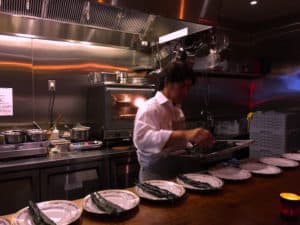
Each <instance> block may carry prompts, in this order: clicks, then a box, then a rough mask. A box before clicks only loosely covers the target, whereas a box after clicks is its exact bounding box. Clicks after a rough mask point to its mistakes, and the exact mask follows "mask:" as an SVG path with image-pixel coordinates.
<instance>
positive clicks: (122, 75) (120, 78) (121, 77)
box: [116, 72, 128, 84]
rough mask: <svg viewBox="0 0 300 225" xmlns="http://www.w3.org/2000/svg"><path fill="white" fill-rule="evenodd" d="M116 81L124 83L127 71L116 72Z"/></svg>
mask: <svg viewBox="0 0 300 225" xmlns="http://www.w3.org/2000/svg"><path fill="white" fill-rule="evenodd" d="M116 74H117V81H118V83H120V84H126V83H127V78H128V73H127V72H117V73H116Z"/></svg>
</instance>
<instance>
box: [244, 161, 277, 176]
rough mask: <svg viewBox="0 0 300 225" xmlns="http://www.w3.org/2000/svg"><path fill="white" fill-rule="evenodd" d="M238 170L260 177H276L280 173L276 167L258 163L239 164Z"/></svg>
mask: <svg viewBox="0 0 300 225" xmlns="http://www.w3.org/2000/svg"><path fill="white" fill-rule="evenodd" d="M240 168H241V169H244V170H248V171H249V172H251V173H254V174H260V175H276V174H280V173H281V172H282V171H281V169H280V168H278V167H277V166H271V165H267V164H263V163H260V162H251V161H246V162H242V163H241V164H240Z"/></svg>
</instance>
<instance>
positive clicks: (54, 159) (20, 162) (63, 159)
mask: <svg viewBox="0 0 300 225" xmlns="http://www.w3.org/2000/svg"><path fill="white" fill-rule="evenodd" d="M135 151H136V150H135V149H134V148H132V149H129V150H126V151H125V150H122V151H118V150H112V149H110V148H106V149H101V150H93V151H83V152H64V153H57V154H48V155H47V156H44V157H31V158H23V159H13V160H9V161H0V173H3V172H11V171H20V170H24V169H26V170H28V169H35V168H46V167H53V166H60V165H66V164H73V163H84V162H89V161H97V160H100V159H110V158H111V157H117V156H121V157H123V156H124V157H125V156H134V155H135Z"/></svg>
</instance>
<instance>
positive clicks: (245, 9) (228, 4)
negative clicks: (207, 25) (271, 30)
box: [220, 0, 300, 28]
mask: <svg viewBox="0 0 300 225" xmlns="http://www.w3.org/2000/svg"><path fill="white" fill-rule="evenodd" d="M299 15H300V4H299V1H295V0H260V1H258V4H257V5H254V6H251V5H250V4H249V0H222V3H221V10H220V16H221V20H222V19H223V20H224V22H226V21H227V22H229V21H230V22H231V23H232V24H236V25H249V26H256V27H257V28H262V27H263V26H270V27H272V26H275V25H281V24H285V23H288V22H291V21H298V20H299Z"/></svg>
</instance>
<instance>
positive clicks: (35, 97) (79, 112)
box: [0, 35, 149, 128]
mask: <svg viewBox="0 0 300 225" xmlns="http://www.w3.org/2000/svg"><path fill="white" fill-rule="evenodd" d="M147 60H149V57H148V56H147V55H145V54H142V53H139V52H136V51H135V50H129V49H127V48H117V47H109V46H95V45H88V44H86V43H70V42H63V41H49V40H42V39H31V38H23V37H13V36H6V35H0V87H11V88H13V94H14V116H9V117H6V116H5V117H0V128H6V127H19V126H30V125H31V121H33V120H35V121H37V122H39V123H41V124H42V125H44V126H47V123H48V101H49V92H48V80H56V86H57V90H56V101H55V117H57V116H58V115H59V114H61V115H62V116H63V120H64V121H66V122H71V123H76V122H85V116H86V115H85V114H86V90H87V87H88V85H89V83H88V73H89V72H90V71H117V70H128V68H129V67H131V66H136V65H139V63H140V62H143V63H145V61H147Z"/></svg>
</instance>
